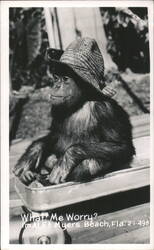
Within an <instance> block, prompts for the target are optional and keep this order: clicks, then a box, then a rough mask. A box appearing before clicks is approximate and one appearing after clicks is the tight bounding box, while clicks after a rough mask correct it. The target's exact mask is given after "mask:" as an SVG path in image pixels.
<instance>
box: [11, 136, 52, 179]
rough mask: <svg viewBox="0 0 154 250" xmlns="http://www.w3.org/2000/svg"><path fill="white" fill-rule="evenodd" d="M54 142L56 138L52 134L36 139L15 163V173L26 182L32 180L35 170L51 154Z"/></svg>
mask: <svg viewBox="0 0 154 250" xmlns="http://www.w3.org/2000/svg"><path fill="white" fill-rule="evenodd" d="M54 142H55V138H53V136H51V135H50V134H48V135H47V136H44V137H42V138H40V139H38V140H36V141H34V142H33V143H32V144H31V145H30V146H29V147H28V149H27V150H26V152H25V153H24V154H23V155H22V156H21V158H20V159H19V161H18V162H17V164H16V165H15V167H14V169H13V173H14V174H15V175H16V176H18V177H19V178H20V180H21V181H22V182H24V183H27V181H30V180H32V179H33V178H34V177H35V176H34V172H36V171H37V170H38V168H39V167H40V165H43V164H44V161H45V159H46V158H47V156H48V155H50V154H51V151H52V145H53V144H54Z"/></svg>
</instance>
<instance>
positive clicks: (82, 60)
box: [47, 37, 115, 97]
mask: <svg viewBox="0 0 154 250" xmlns="http://www.w3.org/2000/svg"><path fill="white" fill-rule="evenodd" d="M57 55H58V57H60V59H59V60H57V58H56V57H57ZM47 59H48V61H49V63H50V66H51V68H53V69H58V68H61V69H63V70H64V71H65V69H67V68H69V69H71V70H73V71H74V72H75V73H76V74H77V75H78V76H79V77H80V78H81V79H82V80H83V82H87V83H88V84H90V85H91V86H92V87H94V88H95V89H96V91H97V92H99V93H101V94H102V95H106V96H110V97H112V96H113V95H114V94H115V91H114V90H113V89H112V88H110V87H106V85H105V82H104V60H103V56H102V54H101V51H100V49H99V47H98V44H97V42H96V41H95V40H94V39H92V38H88V37H86V38H80V39H77V40H75V41H73V42H72V43H71V44H70V45H69V46H68V47H67V48H66V50H65V51H64V52H63V53H62V52H60V51H58V52H57V50H55V49H48V50H47Z"/></svg>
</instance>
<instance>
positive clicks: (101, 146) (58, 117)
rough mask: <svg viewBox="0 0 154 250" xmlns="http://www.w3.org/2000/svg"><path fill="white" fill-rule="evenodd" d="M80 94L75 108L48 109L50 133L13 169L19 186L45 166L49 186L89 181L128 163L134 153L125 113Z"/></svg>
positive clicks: (112, 103) (113, 103)
mask: <svg viewBox="0 0 154 250" xmlns="http://www.w3.org/2000/svg"><path fill="white" fill-rule="evenodd" d="M85 90H86V91H85ZM83 92H84V93H86V94H83V95H84V98H82V99H80V100H79V102H78V103H76V105H75V106H72V107H69V108H68V107H67V108H66V109H65V106H63V107H57V108H54V107H53V108H52V117H53V122H52V125H51V130H50V133H49V134H48V135H47V136H46V137H44V138H41V139H39V140H37V141H34V142H33V143H32V145H31V146H30V147H29V148H28V149H27V151H26V152H25V154H24V155H23V156H22V157H21V159H20V160H19V162H18V164H17V165H16V167H15V169H14V172H15V174H16V175H17V176H19V177H20V178H21V180H22V181H23V182H26V181H27V179H29V180H30V179H31V178H30V176H32V175H33V174H32V173H34V172H39V171H40V168H42V166H43V167H44V166H45V165H46V166H47V168H48V169H50V171H51V174H50V177H49V180H50V183H55V184H58V183H61V182H64V181H70V180H73V181H82V180H89V179H91V178H93V177H98V176H101V175H104V174H105V173H106V172H108V171H115V170H118V169H121V168H124V166H125V164H128V163H129V162H130V161H131V159H132V156H133V155H134V154H135V150H134V147H133V144H132V128H131V124H130V121H129V117H128V115H127V113H126V112H125V111H124V110H123V109H122V108H121V107H120V106H119V105H118V104H117V103H116V101H114V100H113V99H111V98H108V97H104V98H103V97H102V96H100V97H98V95H92V94H90V92H89V89H88V88H87V89H86V87H84V90H83ZM92 92H93V91H92ZM92 92H91V93H92ZM87 93H88V94H87ZM95 94H96V93H95ZM86 95H88V97H87V96H86ZM85 96H86V97H85ZM89 96H91V97H90V98H89ZM94 96H95V97H94ZM96 96H97V97H96ZM26 171H28V174H27V176H28V177H26V178H27V179H26V178H25V177H23V175H25V173H26ZM29 172H30V173H29ZM31 172H32V173H31ZM29 175H30V176H29Z"/></svg>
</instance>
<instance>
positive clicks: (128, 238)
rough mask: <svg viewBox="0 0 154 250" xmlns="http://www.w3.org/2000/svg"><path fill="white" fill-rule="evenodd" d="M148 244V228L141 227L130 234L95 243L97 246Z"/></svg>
mask: <svg viewBox="0 0 154 250" xmlns="http://www.w3.org/2000/svg"><path fill="white" fill-rule="evenodd" d="M119 243H120V244H132V243H133V244H149V243H150V227H143V228H139V229H137V230H133V231H131V232H127V233H124V234H120V235H118V236H115V237H112V238H110V239H107V240H103V241H100V242H97V244H119Z"/></svg>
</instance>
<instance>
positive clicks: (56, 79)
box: [53, 74, 59, 82]
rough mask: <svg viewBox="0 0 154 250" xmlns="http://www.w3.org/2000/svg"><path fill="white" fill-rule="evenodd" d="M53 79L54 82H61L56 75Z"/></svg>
mask: <svg viewBox="0 0 154 250" xmlns="http://www.w3.org/2000/svg"><path fill="white" fill-rule="evenodd" d="M53 79H54V82H58V81H59V76H58V75H56V74H53Z"/></svg>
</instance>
